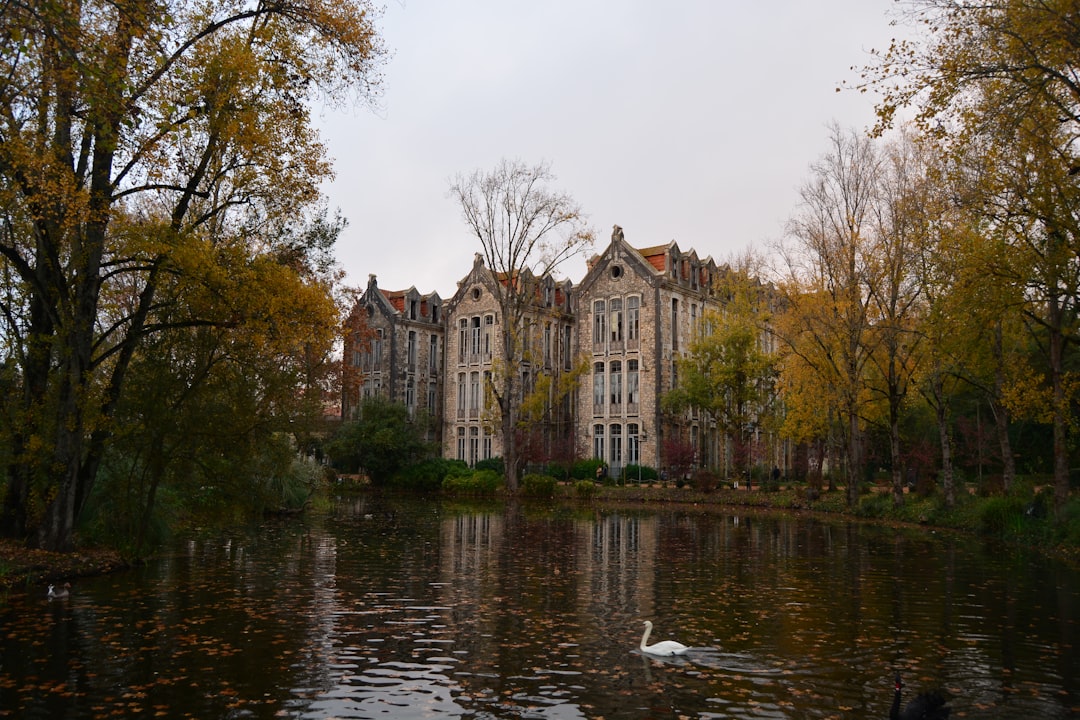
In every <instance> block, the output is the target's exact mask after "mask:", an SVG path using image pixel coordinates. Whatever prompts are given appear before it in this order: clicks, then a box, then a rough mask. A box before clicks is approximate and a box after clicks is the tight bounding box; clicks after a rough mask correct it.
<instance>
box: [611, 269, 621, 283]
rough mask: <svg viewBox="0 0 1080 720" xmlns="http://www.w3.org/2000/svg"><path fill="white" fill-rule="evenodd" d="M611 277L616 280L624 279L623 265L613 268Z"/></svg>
mask: <svg viewBox="0 0 1080 720" xmlns="http://www.w3.org/2000/svg"><path fill="white" fill-rule="evenodd" d="M611 277H613V278H615V279H616V280H617V279H619V278H620V277H622V265H612V266H611Z"/></svg>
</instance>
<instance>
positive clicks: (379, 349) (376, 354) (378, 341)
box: [371, 328, 383, 371]
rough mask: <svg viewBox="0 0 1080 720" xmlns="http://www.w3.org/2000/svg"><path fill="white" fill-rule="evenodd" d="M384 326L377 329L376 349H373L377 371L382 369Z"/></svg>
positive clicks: (374, 364) (373, 361) (373, 359)
mask: <svg viewBox="0 0 1080 720" xmlns="http://www.w3.org/2000/svg"><path fill="white" fill-rule="evenodd" d="M382 341H383V331H382V328H378V329H376V330H375V349H374V350H372V353H371V354H372V364H373V367H374V369H375V370H376V371H379V370H382Z"/></svg>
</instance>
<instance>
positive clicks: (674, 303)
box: [671, 298, 679, 350]
mask: <svg viewBox="0 0 1080 720" xmlns="http://www.w3.org/2000/svg"><path fill="white" fill-rule="evenodd" d="M671 349H672V350H678V349H679V301H678V300H677V299H676V298H672V299H671Z"/></svg>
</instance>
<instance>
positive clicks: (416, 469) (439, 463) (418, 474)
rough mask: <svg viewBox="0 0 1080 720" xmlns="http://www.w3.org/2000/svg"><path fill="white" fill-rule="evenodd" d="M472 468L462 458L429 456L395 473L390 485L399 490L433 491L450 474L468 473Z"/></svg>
mask: <svg viewBox="0 0 1080 720" xmlns="http://www.w3.org/2000/svg"><path fill="white" fill-rule="evenodd" d="M470 472H472V471H471V470H469V466H468V465H466V464H465V463H464V462H462V461H461V460H444V459H443V458H427V459H425V460H421V461H420V462H418V463H414V464H412V465H409V466H408V467H406V468H402V469H401V470H400V471H398V472H397V473H395V474H394V477H393V478H392V479H391V481H390V483H389V485H390V487H393V488H395V489H398V490H410V491H416V492H433V491H435V490H438V489H439V488H441V487H442V484H443V480H444V479H445V478H446V477H447V476H448V475H468V474H469V473H470Z"/></svg>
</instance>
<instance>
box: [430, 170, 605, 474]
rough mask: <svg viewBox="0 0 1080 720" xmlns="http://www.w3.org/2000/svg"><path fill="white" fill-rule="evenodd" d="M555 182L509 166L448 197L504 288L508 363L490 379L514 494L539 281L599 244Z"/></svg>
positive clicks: (480, 175)
mask: <svg viewBox="0 0 1080 720" xmlns="http://www.w3.org/2000/svg"><path fill="white" fill-rule="evenodd" d="M554 180H555V176H554V175H553V174H552V172H551V166H550V164H549V163H546V162H542V163H539V164H537V165H533V166H529V165H526V164H525V163H523V162H522V161H520V160H515V161H509V160H503V161H502V162H500V163H499V165H498V166H497V167H496V168H495V169H494V170H492V171H490V172H484V171H481V170H476V171H474V172H473V173H472V174H470V175H468V176H463V175H458V176H457V177H456V178H454V180H453V181H452V182H451V184H450V195H451V197H453V198H454V199H455V200H457V202H458V204H459V205H460V206H461V214H462V217H463V218H464V220H465V224H466V225H467V226H468V227H469V230H470V231H471V232H472V233H473V234H474V235H475V236H476V238H477V239H478V240H479V241H480V245H481V247H482V249H483V256H484V261H485V264H486V265H487V267H488V268H489V269H490V270H491V272H492V273H493V274H494V275H495V277H496V279H497V280H498V281H499V283H500V287H501V292H500V294H499V306H500V311H501V314H502V317H503V322H502V330H501V341H502V346H501V350H502V357H501V363H502V364H501V366H500V369H499V372H496V373H493V374H492V376H491V381H490V382H491V386H490V387H489V391H490V392H491V395H492V397H493V398H494V399H495V403H496V407H497V409H498V415H499V425H500V432H501V435H502V442H503V462H504V465H505V468H506V485H507V489H508V490H510V491H511V492H516V490H517V486H518V477H519V475H520V472H521V458H520V457H519V456H520V453H519V452H518V448H517V432H516V431H517V430H518V427H519V421H520V416H521V414H520V403H521V400H522V395H523V392H524V388H522V387H521V373H520V372H519V371H518V368H519V367H520V365H521V362H522V361H523V359H524V354H525V347H526V344H525V336H524V334H525V333H526V332H527V330H528V328H527V320H528V317H527V316H528V314H529V311H530V308H531V307H534V306H535V304H536V302H537V296H538V285H537V283H538V281H539V280H540V279H542V278H544V277H545V276H547V275H550V274H552V273H553V272H554V270H555V269H556V268H557V267H558V266H559V265H561V264H562V263H563V262H565V261H566V260H568V259H570V258H572V257H574V256H576V255H578V254H579V253H581V252H584V251H585V250H586V249H587V248H589V247H591V246H592V242H593V232H592V230H591V229H590V228H589V227H588V225H587V223H586V221H585V217H584V215H583V214H582V211H581V208H580V206H579V205H578V203H577V202H576V201H575V200H574V199H573V198H572V197H571V196H570V195H568V194H566V193H562V192H558V191H555V190H552V189H550V188H549V185H550V183H552V182H553V181H554Z"/></svg>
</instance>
